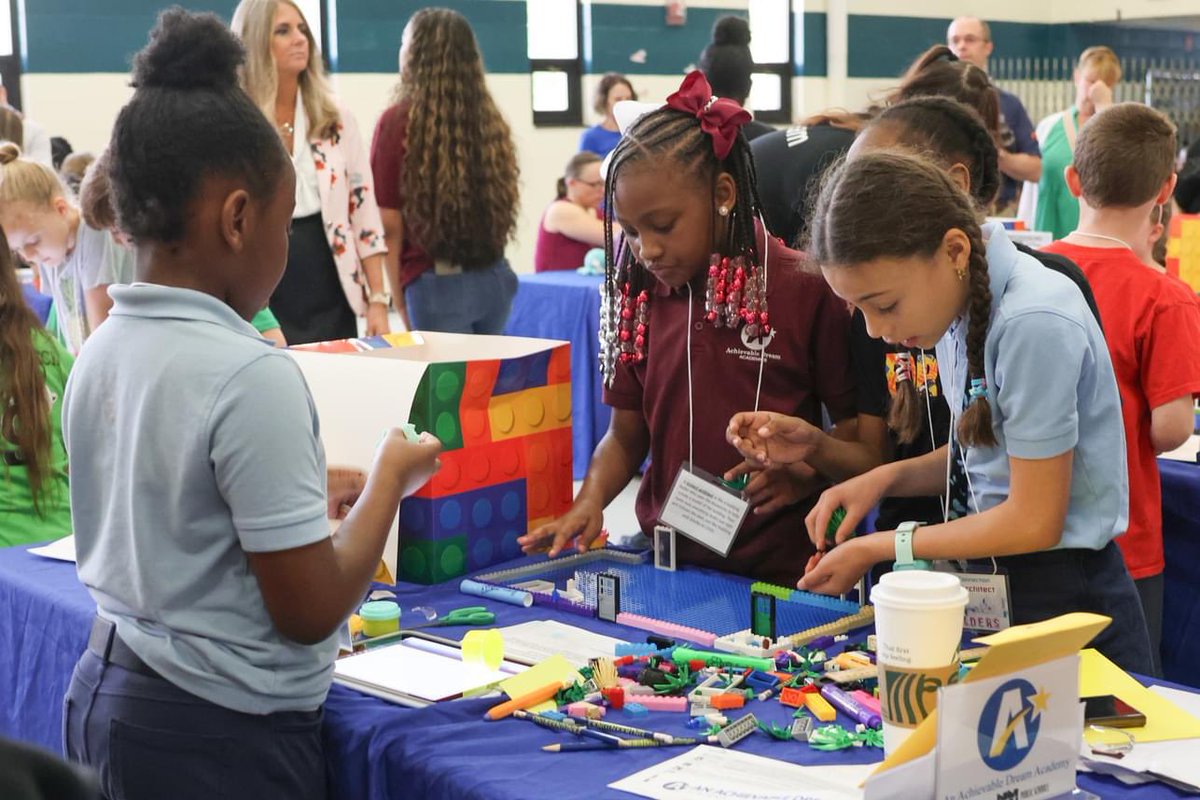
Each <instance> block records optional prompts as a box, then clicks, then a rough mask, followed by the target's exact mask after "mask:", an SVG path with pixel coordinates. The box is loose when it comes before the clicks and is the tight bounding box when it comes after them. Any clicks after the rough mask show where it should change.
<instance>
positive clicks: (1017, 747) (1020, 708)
mask: <svg viewBox="0 0 1200 800" xmlns="http://www.w3.org/2000/svg"><path fill="white" fill-rule="evenodd" d="M1049 699H1050V695H1049V694H1047V693H1046V692H1045V691H1043V690H1041V689H1035V688H1034V686H1033V684H1032V683H1030V682H1029V681H1027V680H1023V679H1021V678H1016V679H1014V680H1011V681H1008V682H1007V683H1004V684H1002V685H1001V686H1000V688H998V689H997V690H996V691H995V692H993V693H992V696H991V697H989V698H988V701H987V702H986V703H985V704H984V706H983V713H982V714H981V715H980V717H979V727H978V733H979V737H978V742H979V755H980V757H981V758H982V759H983V763H985V764H987V765H988V766H989V767H991V768H992V769H994V770H996V771H998V772H1002V771H1005V770H1010V769H1012V768H1013V767H1015V766H1017V765H1018V764H1020V763H1021V761H1022V760H1024V758H1025V756H1027V755H1029V751H1030V750H1032V749H1033V743H1034V742H1035V741H1037V736H1038V729H1039V728H1041V725H1042V712H1043V711H1045V710H1046V703H1047V702H1048V701H1049Z"/></svg>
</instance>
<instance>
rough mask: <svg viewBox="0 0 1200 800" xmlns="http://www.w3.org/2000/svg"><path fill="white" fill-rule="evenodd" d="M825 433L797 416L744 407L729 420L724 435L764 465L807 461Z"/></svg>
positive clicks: (732, 443) (751, 458) (753, 459)
mask: <svg viewBox="0 0 1200 800" xmlns="http://www.w3.org/2000/svg"><path fill="white" fill-rule="evenodd" d="M824 435H825V434H824V433H823V432H822V431H821V430H820V429H818V428H815V427H813V426H812V425H810V424H808V423H807V422H805V421H804V420H802V419H800V418H798V417H789V416H786V415H784V414H776V413H774V412H771V411H743V412H741V413H739V414H734V415H733V418H732V419H730V420H729V428H728V429H727V430H726V432H725V438H726V439H727V440H728V441H729V443H730V444H731V445H733V446H734V447H736V448H737V451H738V452H739V453H741V454H742V455H743V456H745V457H746V459H747V460H749V461H753V462H755V463H757V464H760V465H762V466H764V467H767V466H778V465H782V464H794V463H796V462H797V461H804V460H805V459H807V458H808V457H809V456H811V455H812V454H813V453H815V452H816V450H817V447H818V446H819V445H820V443H821V439H822V437H824Z"/></svg>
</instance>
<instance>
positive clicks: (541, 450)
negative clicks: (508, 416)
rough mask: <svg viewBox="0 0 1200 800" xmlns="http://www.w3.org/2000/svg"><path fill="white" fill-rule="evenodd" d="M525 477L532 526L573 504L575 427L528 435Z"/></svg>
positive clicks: (558, 513)
mask: <svg viewBox="0 0 1200 800" xmlns="http://www.w3.org/2000/svg"><path fill="white" fill-rule="evenodd" d="M524 446H525V480H526V488H527V491H528V496H529V500H528V509H529V520H530V528H531V529H532V528H533V527H535V526H534V525H533V522H534V520H541V519H543V518H546V517H549V518H554V517H558V516H560V515H561V514H564V513H565V512H566V511H567V509H568V508H570V507H571V500H572V499H573V498H572V491H573V488H572V484H571V429H570V427H566V428H556V429H554V430H550V431H546V432H544V433H540V434H536V435H532V436H528V437H525V439H524Z"/></svg>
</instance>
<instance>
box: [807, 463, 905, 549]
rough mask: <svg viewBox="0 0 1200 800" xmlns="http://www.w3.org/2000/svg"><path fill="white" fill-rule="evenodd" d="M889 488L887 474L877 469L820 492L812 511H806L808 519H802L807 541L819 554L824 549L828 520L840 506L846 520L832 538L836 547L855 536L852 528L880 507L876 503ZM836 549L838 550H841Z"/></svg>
mask: <svg viewBox="0 0 1200 800" xmlns="http://www.w3.org/2000/svg"><path fill="white" fill-rule="evenodd" d="M888 488H889V485H888V481H887V477H886V474H885V473H883V472H882V471H881V470H880V469H873V470H871V471H870V472H867V473H864V474H862V475H859V476H858V477H855V478H851V479H849V480H846V481H842V482H841V483H839V484H837V485H836V486H831V487H830V488H828V489H826V490H825V491H824V492H822V493H821V497H820V498H819V499H818V500H817V504H816V505H815V506H813V509H812V511H810V512H808V516H806V517H805V518H804V526H805V527H806V528H807V529H808V538H809V539H811V540H812V543H813V544H814V545H815V546H816V548H817V550H818V551H822V550H825V549H826V547H827V545H826V544H825V529H826V528H827V527H828V526H829V519H830V517H832V516H833V512H834V511H837V509H838V507H839V506H840V507H841V508H844V509H845V510H846V518H845V519H843V520H842V524H841V525H840V526H838V530H837V536H836V537H835V539H836V543H837V544H839V545H840V544H842V543H843V542H845V541H846V540H847V539H850V538H851V537H853V536H854V529H855V528H857V527H858V523H860V522H862V520H863V519H865V518H866V516H867V514H869V513H871V509H873V508H874V507H875V506H877V505H879V501H880V500H882V499H883V497H884V496H885V495H886V494H887V492H888ZM836 549H838V550H841V549H842V548H841V547H838V548H836Z"/></svg>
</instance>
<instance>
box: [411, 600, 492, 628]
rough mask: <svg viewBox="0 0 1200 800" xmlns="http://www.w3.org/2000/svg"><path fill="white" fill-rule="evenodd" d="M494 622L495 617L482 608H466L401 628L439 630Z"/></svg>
mask: <svg viewBox="0 0 1200 800" xmlns="http://www.w3.org/2000/svg"><path fill="white" fill-rule="evenodd" d="M495 621H496V615H495V614H493V613H492V612H491V611H488V610H487V609H486V608H484V607H483V606H467V607H466V608H456V609H454V610H453V611H451V612H450V613H449V614H447V615H446V616H444V617H438V618H437V619H435V620H433V621H432V622H422V623H420V624H418V625H405V626H403V627H404V630H406V631H416V630H420V629H421V628H440V627H442V626H446V625H491V624H492V623H493V622H495Z"/></svg>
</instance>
